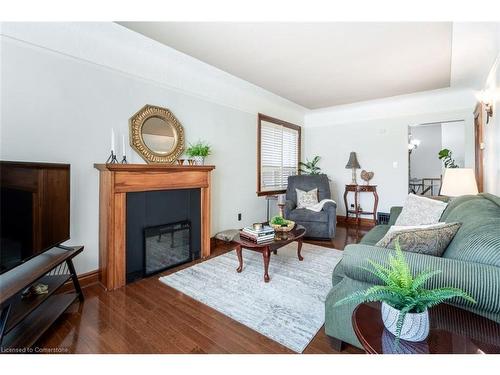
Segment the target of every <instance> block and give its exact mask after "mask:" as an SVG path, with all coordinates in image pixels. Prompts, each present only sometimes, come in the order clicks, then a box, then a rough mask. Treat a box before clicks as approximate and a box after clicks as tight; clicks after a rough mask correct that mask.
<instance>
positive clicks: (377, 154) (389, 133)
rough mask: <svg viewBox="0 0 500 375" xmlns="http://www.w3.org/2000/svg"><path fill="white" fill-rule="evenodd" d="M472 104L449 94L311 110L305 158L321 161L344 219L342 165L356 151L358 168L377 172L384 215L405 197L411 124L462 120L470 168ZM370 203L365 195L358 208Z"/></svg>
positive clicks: (467, 96) (465, 93)
mask: <svg viewBox="0 0 500 375" xmlns="http://www.w3.org/2000/svg"><path fill="white" fill-rule="evenodd" d="M475 103H476V100H475V98H474V95H473V92H472V90H451V89H447V90H436V91H431V92H425V93H418V94H412V95H405V96H400V97H394V98H387V99H381V100H374V101H369V102H363V103H357V104H350V105H345V106H338V107H332V108H327V109H322V110H315V111H311V112H309V113H307V114H306V116H305V120H304V121H305V129H304V133H305V137H304V138H305V142H304V151H305V152H304V157H308V158H310V157H312V156H313V155H316V154H317V155H320V156H321V157H322V161H321V163H320V166H321V167H322V168H323V170H324V171H325V172H326V173H327V174H328V175H329V177H330V178H331V179H332V180H333V181H332V191H333V192H334V193H333V195H334V197H333V199H335V200H336V201H337V202H338V203H339V204H338V207H339V208H338V213H339V214H340V215H344V214H345V207H344V204H343V201H342V195H343V192H344V185H345V184H346V183H349V182H350V176H351V172H350V171H349V170H346V169H345V164H346V162H347V159H348V157H349V152H350V151H356V152H357V155H358V160H359V162H360V164H361V167H362V169H366V170H368V171H374V172H375V177H374V179H373V180H372V181H371V183H372V184H376V185H378V187H377V190H378V193H379V196H380V201H379V208H378V210H379V211H382V212H388V211H389V209H390V207H391V206H393V205H401V204H402V203H403V202H404V198H405V196H406V195H407V192H408V148H407V142H408V126H409V125H417V124H423V123H430V122H443V121H453V120H462V119H463V120H464V121H465V122H464V123H465V127H466V132H467V134H468V137H467V140H466V145H467V146H466V148H467V149H468V150H469V151H468V152H467V153H466V157H465V165H466V166H470V167H473V165H474V129H473V114H472V112H473V110H474V105H475ZM359 173H360V172H359V171H358V182H360V181H361V180H360V179H359ZM372 201H373V200H372V198H371V197H370V196H369V195H368V194H366V195H365V194H364V195H363V199H362V200H361V206H362V208H369V207H370V206H371V204H372Z"/></svg>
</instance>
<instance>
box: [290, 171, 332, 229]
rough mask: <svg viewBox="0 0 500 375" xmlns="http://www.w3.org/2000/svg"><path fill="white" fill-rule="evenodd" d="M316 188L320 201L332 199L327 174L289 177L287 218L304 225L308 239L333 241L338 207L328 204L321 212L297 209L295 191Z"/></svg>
mask: <svg viewBox="0 0 500 375" xmlns="http://www.w3.org/2000/svg"><path fill="white" fill-rule="evenodd" d="M314 188H318V200H320V201H321V200H322V199H331V194H330V184H329V183H328V177H327V176H326V174H320V175H307V176H306V175H300V176H290V177H288V188H287V190H286V202H285V207H284V214H285V218H286V219H289V220H293V221H295V222H296V223H297V224H300V225H303V226H304V227H305V228H306V237H308V238H316V239H331V238H333V237H335V227H336V223H337V214H336V211H337V205H336V204H335V203H333V202H328V203H326V204H325V205H324V206H323V210H321V211H320V212H314V211H311V210H308V209H306V208H300V209H298V208H297V193H296V191H295V189H300V190H304V191H310V190H312V189H314Z"/></svg>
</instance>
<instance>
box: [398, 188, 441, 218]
mask: <svg viewBox="0 0 500 375" xmlns="http://www.w3.org/2000/svg"><path fill="white" fill-rule="evenodd" d="M446 206H447V203H445V202H441V201H438V200H435V199H429V198H425V197H421V196H418V195H415V194H408V196H407V197H406V201H405V204H404V206H403V210H402V211H401V214H400V215H399V216H398V218H397V220H396V223H395V224H396V225H425V224H436V223H438V222H439V219H440V218H441V215H442V214H443V211H444V209H445V208H446Z"/></svg>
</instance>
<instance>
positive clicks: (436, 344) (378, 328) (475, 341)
mask: <svg viewBox="0 0 500 375" xmlns="http://www.w3.org/2000/svg"><path fill="white" fill-rule="evenodd" d="M380 306H381V304H380V303H379V302H376V303H368V304H367V303H362V304H361V305H359V306H358V307H357V308H356V309H355V310H354V312H353V313H352V326H353V329H354V332H355V333H356V336H357V338H358V340H359V341H360V342H361V345H362V346H363V349H365V351H366V352H367V353H369V354H455V353H457V354H482V353H500V324H498V323H496V322H494V321H492V320H489V319H487V318H484V317H482V316H480V315H477V314H474V313H471V312H469V311H466V310H463V309H460V308H458V307H454V306H451V305H447V304H441V305H438V306H436V307H433V308H431V309H430V310H429V318H430V325H431V327H430V332H429V336H427V338H426V339H425V340H424V341H420V342H410V341H405V340H400V342H399V346H397V345H396V344H395V336H394V335H393V334H392V333H390V332H389V331H388V330H387V329H386V328H385V327H384V323H383V322H382V317H381V314H380Z"/></svg>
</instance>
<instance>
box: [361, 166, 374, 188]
mask: <svg viewBox="0 0 500 375" xmlns="http://www.w3.org/2000/svg"><path fill="white" fill-rule="evenodd" d="M373 176H375V173H373V172H367V171H365V170H364V169H363V170H362V171H361V179H362V180H364V181H365V182H366V184H367V185H370V180H371V179H372V178H373Z"/></svg>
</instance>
